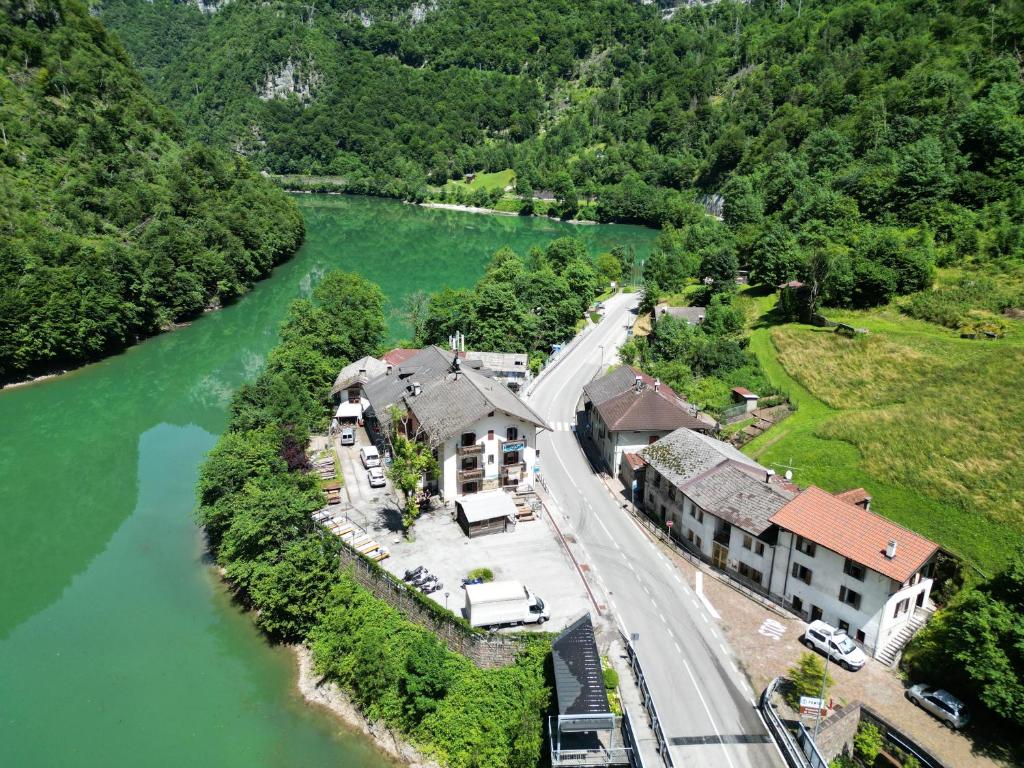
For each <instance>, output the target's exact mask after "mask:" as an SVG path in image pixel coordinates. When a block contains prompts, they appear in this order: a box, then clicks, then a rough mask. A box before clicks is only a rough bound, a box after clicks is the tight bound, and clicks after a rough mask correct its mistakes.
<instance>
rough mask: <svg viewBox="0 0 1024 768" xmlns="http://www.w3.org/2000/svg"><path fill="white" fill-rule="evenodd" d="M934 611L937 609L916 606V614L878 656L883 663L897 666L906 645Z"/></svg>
mask: <svg viewBox="0 0 1024 768" xmlns="http://www.w3.org/2000/svg"><path fill="white" fill-rule="evenodd" d="M933 613H935V609H934V608H931V607H929V608H915V609H914V615H913V616H911V617H910V621H908V622H907V623H906V624H904V625H903V627H902V629H900V631H899V632H897V633H896V634H895V635H893V636H892V638H891V639H890V640H889V642H888V643H886V646H885V647H884V648H883V649H882V650H881V652H880V653H879V654H878V656H877V657H876V658H877V659H878V660H879V661H880V662H882V663H883V664H886V665H888V666H890V667H895V666H896V664H897V663H899V660H900V657H901V656H902V655H903V649H904V647H906V645H907V643H909V642H910V638H912V637H913V636H914V635H915V634H917V630H919V629H920V628H921V627H923V626H924V625H925V623H926V622H927V621H928V619H930V618H931V617H932V614H933Z"/></svg>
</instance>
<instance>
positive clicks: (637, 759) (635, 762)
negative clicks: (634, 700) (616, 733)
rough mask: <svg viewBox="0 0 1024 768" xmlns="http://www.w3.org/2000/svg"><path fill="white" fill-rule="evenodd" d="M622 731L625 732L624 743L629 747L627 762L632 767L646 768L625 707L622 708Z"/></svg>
mask: <svg viewBox="0 0 1024 768" xmlns="http://www.w3.org/2000/svg"><path fill="white" fill-rule="evenodd" d="M622 732H623V733H624V734H625V737H626V743H627V746H628V747H629V764H630V765H631V766H633V768H646V766H645V765H644V756H643V754H642V753H641V752H640V744H639V743H637V740H636V734H635V733H633V723H632V722H630V719H629V713H628V712H627V711H626V709H625V707H623V708H622Z"/></svg>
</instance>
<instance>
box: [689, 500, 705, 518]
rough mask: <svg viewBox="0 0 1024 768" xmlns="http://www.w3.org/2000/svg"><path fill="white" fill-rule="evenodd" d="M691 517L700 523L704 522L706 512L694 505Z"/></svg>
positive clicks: (691, 508) (691, 509)
mask: <svg viewBox="0 0 1024 768" xmlns="http://www.w3.org/2000/svg"><path fill="white" fill-rule="evenodd" d="M690 517H693V518H696V519H697V522H698V523H703V522H704V510H703V509H701V508H700V507H698V506H697V505H696V504H694V505H693V506H692V507H690Z"/></svg>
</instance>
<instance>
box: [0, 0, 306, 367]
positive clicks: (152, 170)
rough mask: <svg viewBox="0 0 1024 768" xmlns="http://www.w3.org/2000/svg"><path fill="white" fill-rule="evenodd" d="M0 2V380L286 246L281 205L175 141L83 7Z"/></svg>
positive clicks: (290, 226)
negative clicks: (1, 12)
mask: <svg viewBox="0 0 1024 768" xmlns="http://www.w3.org/2000/svg"><path fill="white" fill-rule="evenodd" d="M3 10H4V15H3V19H2V23H0V167H2V171H0V189H2V194H3V205H2V206H0V382H4V381H10V380H14V379H17V378H21V377H24V376H26V375H31V374H35V373H42V372H46V371H49V370H54V369H58V368H60V367H63V366H69V365H74V364H77V363H80V362H84V361H87V360H92V359H96V358H98V357H100V356H102V355H104V354H107V353H109V352H112V351H114V350H117V349H120V348H122V347H124V346H125V345H128V344H131V343H133V342H134V341H135V340H137V339H138V338H140V337H142V336H145V335H148V334H151V333H154V332H156V331H158V330H159V329H161V328H163V327H166V326H168V325H169V324H171V323H173V322H175V321H178V320H181V319H183V318H188V317H191V316H194V315H196V314H198V313H200V312H202V311H203V310H204V309H205V308H207V307H210V306H212V305H216V304H217V303H219V302H221V301H224V300H229V299H231V298H233V297H235V296H237V295H238V294H240V293H241V292H243V291H245V290H246V289H247V288H248V287H249V286H250V285H251V284H252V282H253V281H254V280H257V279H259V278H260V277H263V276H264V275H266V274H267V273H268V272H269V270H270V269H271V267H273V266H274V264H276V263H278V262H280V261H281V260H282V259H284V258H286V257H288V256H289V255H290V254H291V253H292V252H294V250H295V248H296V247H297V246H298V244H299V243H300V242H301V240H302V236H303V225H302V219H301V217H300V215H299V213H298V210H297V208H296V206H295V205H294V203H293V202H292V201H290V200H288V199H287V198H286V196H285V195H284V194H282V193H281V192H280V191H279V190H277V189H276V188H275V187H273V186H272V185H270V184H268V183H267V182H266V181H265V180H263V179H260V178H259V176H258V175H256V174H255V173H254V171H253V170H252V169H251V168H250V167H249V166H248V164H247V163H245V162H244V161H243V160H242V159H240V158H235V157H232V156H230V155H228V154H227V153H225V152H222V151H219V150H214V149H211V148H209V147H207V146H204V145H202V144H201V143H198V142H195V141H193V140H190V139H188V137H187V136H186V135H185V133H184V131H183V130H182V127H181V124H180V123H179V122H178V121H177V119H176V118H175V117H174V116H173V114H172V113H171V112H169V111H168V110H166V109H165V108H163V107H160V106H158V105H156V104H155V103H154V101H153V100H152V98H151V96H150V95H149V93H148V90H147V88H146V87H145V85H144V84H143V83H142V81H141V80H140V78H139V76H138V75H137V73H136V72H135V71H134V69H133V67H132V64H131V62H130V60H129V57H128V56H127V54H126V53H125V52H124V51H123V50H122V48H121V47H120V45H119V44H118V43H117V42H116V41H115V40H114V39H113V38H112V37H111V36H109V35H108V34H107V33H106V31H105V30H104V28H103V26H102V25H101V23H100V22H99V21H98V20H97V19H95V18H93V17H92V16H91V15H90V14H89V12H88V11H87V10H86V8H85V6H84V5H81V4H79V3H77V2H74V0H41V1H39V2H27V1H25V2H23V1H22V0H11V1H9V2H5V3H4V4H3Z"/></svg>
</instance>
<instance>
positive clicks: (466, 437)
mask: <svg viewBox="0 0 1024 768" xmlns="http://www.w3.org/2000/svg"><path fill="white" fill-rule="evenodd" d="M475 442H476V432H463V433H462V445H463V447H465V446H469V445H473V443H475Z"/></svg>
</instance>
